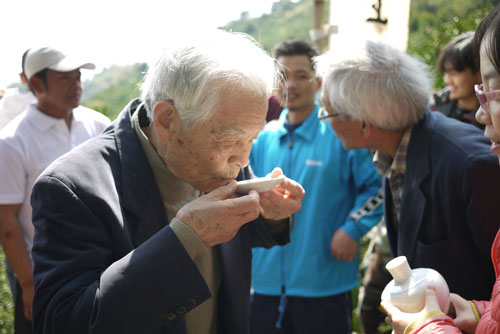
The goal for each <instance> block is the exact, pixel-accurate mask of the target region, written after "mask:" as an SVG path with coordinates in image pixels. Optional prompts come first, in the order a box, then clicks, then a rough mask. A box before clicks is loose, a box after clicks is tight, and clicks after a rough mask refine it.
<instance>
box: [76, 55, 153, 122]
mask: <svg viewBox="0 0 500 334" xmlns="http://www.w3.org/2000/svg"><path fill="white" fill-rule="evenodd" d="M146 70H147V64H145V63H137V64H132V65H125V66H118V65H112V66H111V67H109V68H105V69H104V70H103V71H102V72H101V73H99V74H96V75H95V76H94V78H93V79H92V80H87V81H85V82H84V90H83V92H84V94H83V97H82V104H83V105H85V106H87V107H89V108H92V109H95V110H97V111H100V112H102V113H103V114H105V115H107V116H108V117H110V118H111V119H114V118H115V117H116V116H117V115H118V113H119V112H120V111H121V110H122V109H123V107H125V105H127V103H128V102H129V101H130V100H132V99H133V98H135V97H138V96H139V87H138V83H139V82H140V80H141V79H142V76H143V74H144V73H145V72H146Z"/></svg>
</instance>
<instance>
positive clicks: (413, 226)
mask: <svg viewBox="0 0 500 334" xmlns="http://www.w3.org/2000/svg"><path fill="white" fill-rule="evenodd" d="M429 123H430V117H429V115H428V114H427V115H426V117H425V118H424V119H423V120H422V121H421V122H419V123H418V124H417V125H415V126H414V127H413V129H412V134H411V138H410V143H409V145H408V152H407V158H406V173H405V178H404V185H403V198H402V200H401V213H400V222H399V225H401V226H404V228H398V245H397V254H398V255H405V256H406V257H407V258H408V262H410V263H411V262H412V260H413V256H414V254H415V247H416V243H417V240H418V232H419V230H420V226H421V225H422V221H423V217H424V209H425V204H426V198H425V195H424V193H423V191H422V184H423V182H424V180H425V179H426V178H427V177H428V176H429V174H430V166H429V139H430V138H429V134H428V133H427V131H426V129H427V127H428V126H429Z"/></svg>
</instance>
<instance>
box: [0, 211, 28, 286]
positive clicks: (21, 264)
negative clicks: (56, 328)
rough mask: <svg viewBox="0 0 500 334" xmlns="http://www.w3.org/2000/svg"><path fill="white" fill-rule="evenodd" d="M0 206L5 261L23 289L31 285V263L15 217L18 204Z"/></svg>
mask: <svg viewBox="0 0 500 334" xmlns="http://www.w3.org/2000/svg"><path fill="white" fill-rule="evenodd" d="M0 207H1V208H0V243H1V244H2V248H3V251H4V253H5V256H6V257H7V261H8V262H9V264H10V266H11V267H12V270H13V271H14V273H15V274H16V276H17V280H18V281H19V284H20V285H21V287H22V288H23V289H24V288H26V287H30V286H32V285H33V265H32V263H31V259H30V256H29V254H28V251H27V249H26V243H25V242H24V234H23V231H22V229H21V225H20V223H19V220H18V218H17V213H18V210H16V209H17V207H18V206H4V205H2V206H0Z"/></svg>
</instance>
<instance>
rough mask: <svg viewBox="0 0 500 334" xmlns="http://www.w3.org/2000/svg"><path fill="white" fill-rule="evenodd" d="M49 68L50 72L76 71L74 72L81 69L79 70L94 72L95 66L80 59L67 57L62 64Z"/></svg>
mask: <svg viewBox="0 0 500 334" xmlns="http://www.w3.org/2000/svg"><path fill="white" fill-rule="evenodd" d="M47 68H48V69H49V70H52V71H58V72H71V71H74V70H76V69H79V68H85V69H88V70H94V69H95V65H94V63H85V62H82V61H81V60H79V59H75V58H71V57H66V58H64V59H62V60H61V61H60V62H58V63H57V64H54V65H51V66H49V67H47Z"/></svg>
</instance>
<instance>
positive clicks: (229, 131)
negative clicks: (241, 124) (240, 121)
mask: <svg viewBox="0 0 500 334" xmlns="http://www.w3.org/2000/svg"><path fill="white" fill-rule="evenodd" d="M245 133H246V132H245V131H243V130H241V129H239V128H233V127H227V128H223V129H221V131H220V132H219V137H228V136H236V135H242V134H245Z"/></svg>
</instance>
